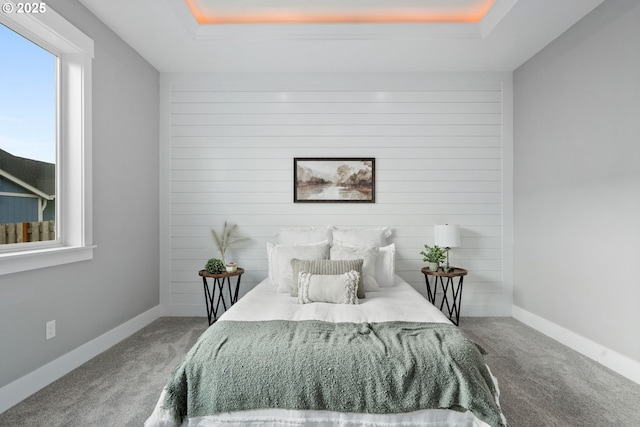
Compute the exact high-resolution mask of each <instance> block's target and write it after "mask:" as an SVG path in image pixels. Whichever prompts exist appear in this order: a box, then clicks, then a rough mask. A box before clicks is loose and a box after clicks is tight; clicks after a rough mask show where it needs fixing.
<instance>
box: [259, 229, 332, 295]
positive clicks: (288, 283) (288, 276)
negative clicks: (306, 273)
mask: <svg viewBox="0 0 640 427" xmlns="http://www.w3.org/2000/svg"><path fill="white" fill-rule="evenodd" d="M294 258H298V259H329V242H328V241H324V242H321V243H315V244H311V245H293V246H288V245H276V244H273V243H271V242H267V260H268V264H269V281H270V282H271V284H272V285H273V286H275V287H276V288H277V292H283V293H284V292H288V293H291V290H292V289H293V273H292V270H291V260H292V259H294Z"/></svg>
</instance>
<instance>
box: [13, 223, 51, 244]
mask: <svg viewBox="0 0 640 427" xmlns="http://www.w3.org/2000/svg"><path fill="white" fill-rule="evenodd" d="M55 238H56V223H55V221H41V222H37V221H36V222H18V223H15V224H0V245H4V244H8V243H25V242H44V241H46V240H55Z"/></svg>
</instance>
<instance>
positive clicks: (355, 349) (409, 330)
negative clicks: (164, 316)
mask: <svg viewBox="0 0 640 427" xmlns="http://www.w3.org/2000/svg"><path fill="white" fill-rule="evenodd" d="M332 237H334V236H332ZM336 242H339V243H342V240H336V239H335V238H334V239H333V241H332V242H331V243H327V242H324V241H323V242H320V243H312V244H309V243H307V241H304V242H302V244H300V242H299V241H294V242H293V243H294V244H293V245H291V244H289V245H287V244H286V243H285V244H279V245H268V247H267V252H268V255H269V277H268V278H266V279H265V280H264V281H262V282H261V283H260V284H258V285H257V286H256V287H255V288H254V289H252V290H251V291H250V292H248V293H247V294H246V295H245V296H244V297H243V298H241V299H240V300H239V301H238V302H237V303H236V304H235V305H234V306H233V307H231V308H230V309H229V310H227V311H226V312H225V313H224V314H223V315H222V316H221V317H220V318H219V320H218V321H217V322H216V323H214V324H213V325H212V326H211V327H209V329H207V331H206V332H205V333H203V335H202V336H201V337H200V339H199V340H198V342H197V343H196V344H195V345H194V347H193V348H192V349H191V350H190V351H189V353H188V354H187V355H186V356H185V359H184V360H183V362H182V363H181V364H180V365H179V366H178V367H177V368H176V370H175V371H174V373H173V374H172V377H171V378H170V379H169V381H168V383H167V385H166V386H165V388H164V390H163V391H162V394H161V396H160V398H159V400H158V403H157V405H156V407H155V409H154V411H153V413H152V414H151V416H150V417H149V418H148V419H147V421H146V423H145V426H146V427H160V426H163V427H178V426H189V427H206V426H228V427H236V426H237V427H239V426H314V427H317V426H345V427H351V426H370V427H373V426H402V427H413V426H433V427H436V426H465V427H476V426H478V427H480V426H483V427H484V426H492V427H494V426H495V427H499V426H506V420H505V418H504V416H503V414H502V412H501V410H500V406H499V391H498V385H497V381H496V380H495V378H494V377H493V376H492V374H491V372H490V370H489V368H488V367H487V366H486V364H485V363H484V360H483V357H482V349H481V348H480V347H479V346H476V345H475V344H474V343H473V342H471V341H470V340H469V339H468V338H467V337H465V336H464V335H463V334H462V332H461V331H460V330H459V329H458V328H457V327H456V326H454V325H452V324H451V322H449V320H448V319H447V318H446V317H445V316H444V315H443V314H442V313H441V312H440V311H439V310H437V309H436V308H435V307H434V306H433V305H431V304H430V303H429V302H428V301H427V300H426V299H425V298H424V297H423V296H422V295H421V294H419V293H418V292H417V291H416V290H415V289H414V288H413V287H412V286H411V285H409V284H408V283H407V282H406V281H404V280H403V279H402V278H400V277H399V276H397V275H395V273H393V270H392V268H393V266H394V259H393V257H394V255H395V254H394V250H395V248H394V246H393V245H387V244H386V241H385V239H381V240H380V241H379V242H375V241H374V242H369V241H366V242H362V241H361V240H360V239H356V240H355V243H356V244H359V246H358V245H353V246H352V247H353V248H354V249H353V250H354V251H355V255H357V256H358V257H359V258H358V259H349V260H348V261H346V259H347V258H351V257H353V256H354V253H349V252H350V251H351V250H346V252H347V254H346V255H345V254H344V253H342V254H340V253H339V251H334V252H331V251H333V249H332V248H333V247H335V246H339V245H336ZM363 243H366V244H368V246H364V245H363ZM371 243H377V246H376V245H372V244H371ZM318 245H324V246H323V250H325V252H323V253H320V254H319V253H316V252H314V251H316V250H317V249H318ZM345 245H346V243H345ZM302 246H304V248H302ZM292 247H293V249H291V250H289V248H292ZM308 247H313V248H312V249H309V248H308ZM365 247H366V248H367V249H369V248H371V247H375V248H377V250H375V251H370V252H374V253H375V255H371V254H369V255H371V256H370V257H369V260H370V261H371V262H369V264H368V265H366V266H365V267H366V268H361V267H362V264H363V263H364V261H365V260H364V259H363V258H366V257H367V256H368V255H367V254H364V253H363V252H362V250H363V248H365ZM356 248H357V249H356ZM279 249H283V250H282V251H280V252H281V253H278V250H279ZM306 250H309V251H310V252H309V253H305V251H306ZM282 253H284V256H283V257H281V258H282V259H281V260H280V261H282V262H279V261H278V257H279V256H280V255H282ZM389 253H391V256H390V255H389ZM331 255H334V256H333V257H332V256H331ZM296 256H303V258H302V259H301V260H300V259H297V258H295V257H296ZM318 256H320V257H323V256H326V258H325V259H330V258H344V259H345V261H343V262H342V263H341V261H333V260H331V261H320V260H314V259H315V258H316V257H318ZM291 257H294V258H293V261H292V259H291ZM353 261H355V262H356V263H358V262H359V264H358V268H356V269H355V270H353V269H351V268H352V266H353V264H352V262H353ZM296 263H298V264H296ZM309 263H312V264H314V265H315V264H317V263H321V264H322V267H321V270H322V269H326V268H327V265H331V266H332V268H335V266H336V265H340V266H341V268H342V270H345V269H346V270H348V271H346V272H341V271H342V270H341V271H339V272H335V271H334V272H333V274H318V271H315V274H311V273H309V272H308V271H307V270H309V271H310V270H311V269H312V268H311V267H309ZM344 263H347V264H348V266H347V267H345V265H346V264H344ZM376 263H377V264H378V269H377V270H376V269H375V264H376ZM343 264H344V265H343ZM383 264H384V265H386V267H385V268H381V266H382V265H383ZM289 265H291V266H292V267H289ZM389 267H391V269H390V268H389ZM299 268H302V270H305V271H298V270H299ZM314 268H315V267H314ZM321 273H325V271H322V272H321ZM293 274H296V276H295V277H297V278H298V280H297V281H296V280H293V281H292V280H291V279H292V277H293ZM349 274H351V275H349ZM305 275H306V276H305ZM366 276H368V278H369V279H370V280H369V281H365V280H364V278H365V277H366ZM284 277H286V278H287V279H286V280H285V279H283V278H284ZM305 277H306V279H307V280H306V282H305V285H304V286H303V281H304V280H303V279H304V278H305ZM375 279H377V281H376V280H375ZM284 282H288V283H284ZM373 282H375V286H374V283H373ZM338 283H339V284H340V286H342V284H343V283H344V284H345V285H344V289H347V290H348V291H344V289H342V288H340V291H336V292H329V291H327V289H331V286H333V285H334V284H338ZM336 286H338V285H336ZM295 288H297V291H298V292H295V290H294V289H295ZM336 289H337V288H336ZM356 292H357V293H359V295H358V296H360V297H361V298H356V296H355V294H356ZM329 294H330V295H329ZM327 295H329V296H327ZM363 296H364V298H362V297H363ZM327 298H328V299H331V298H337V300H336V301H332V302H325V301H324V300H325V299H327ZM341 299H344V301H342V300H341ZM347 301H351V303H347Z"/></svg>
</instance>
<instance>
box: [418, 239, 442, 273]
mask: <svg viewBox="0 0 640 427" xmlns="http://www.w3.org/2000/svg"><path fill="white" fill-rule="evenodd" d="M424 248H425V250H426V252H425V251H420V255H422V256H423V258H422V261H424V262H426V263H427V266H428V267H429V270H431V271H438V268H439V267H440V263H441V262H442V261H444V260H445V258H446V257H445V255H444V254H445V250H444V248H441V247H440V246H438V245H433V246H429V245H424Z"/></svg>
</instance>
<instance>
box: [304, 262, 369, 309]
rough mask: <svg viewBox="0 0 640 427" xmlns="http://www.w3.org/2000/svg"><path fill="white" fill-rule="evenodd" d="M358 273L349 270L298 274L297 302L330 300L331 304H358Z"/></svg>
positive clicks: (306, 302)
mask: <svg viewBox="0 0 640 427" xmlns="http://www.w3.org/2000/svg"><path fill="white" fill-rule="evenodd" d="M359 280H360V274H358V272H357V271H354V270H351V271H348V272H346V273H344V274H311V273H306V272H302V273H300V275H299V276H298V283H299V286H300V288H299V290H298V303H299V304H308V303H311V302H330V303H333V304H358V296H357V289H358V281H359Z"/></svg>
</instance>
